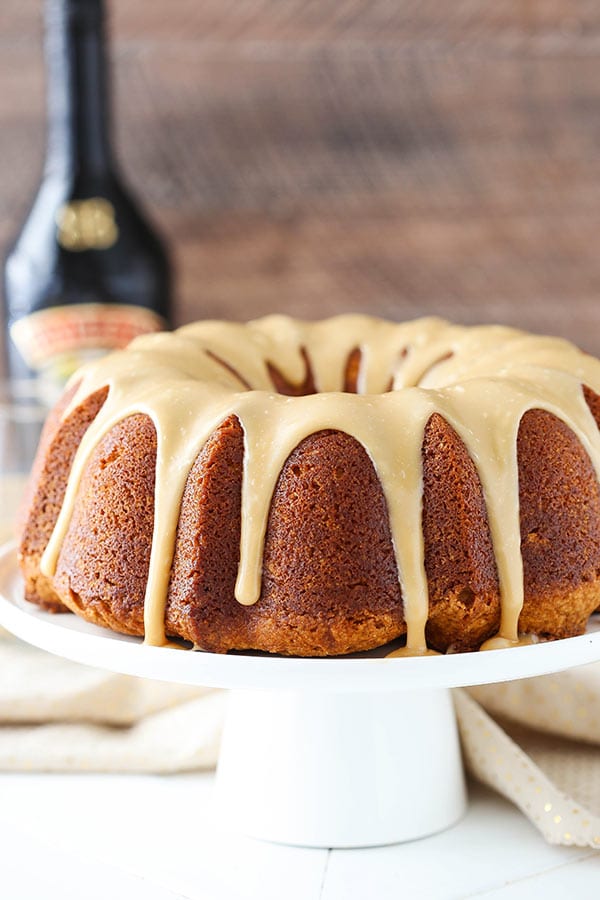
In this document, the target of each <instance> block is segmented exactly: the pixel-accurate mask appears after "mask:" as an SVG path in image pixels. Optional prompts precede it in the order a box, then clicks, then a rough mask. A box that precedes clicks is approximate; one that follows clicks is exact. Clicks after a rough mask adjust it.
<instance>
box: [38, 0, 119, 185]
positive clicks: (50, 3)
mask: <svg viewBox="0 0 600 900" xmlns="http://www.w3.org/2000/svg"><path fill="white" fill-rule="evenodd" d="M103 20H104V2H103V0H46V67H47V82H48V148H47V155H46V171H47V173H48V174H50V173H52V174H59V175H62V176H64V177H66V178H79V179H85V178H86V177H90V176H91V177H98V176H103V175H107V174H108V173H109V171H110V169H111V155H110V139H109V108H108V105H109V104H108V95H107V78H106V54H105V45H104V21H103Z"/></svg>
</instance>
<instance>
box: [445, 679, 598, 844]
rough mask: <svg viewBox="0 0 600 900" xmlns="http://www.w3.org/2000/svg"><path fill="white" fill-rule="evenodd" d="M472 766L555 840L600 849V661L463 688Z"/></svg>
mask: <svg viewBox="0 0 600 900" xmlns="http://www.w3.org/2000/svg"><path fill="white" fill-rule="evenodd" d="M454 700H455V705H456V710H457V715H458V722H459V728H460V734H461V740H462V745H463V752H464V756H465V761H466V764H467V767H468V769H469V770H470V772H471V773H472V774H473V775H474V776H475V777H476V778H478V779H479V780H480V781H483V782H484V783H485V784H487V785H489V786H490V787H492V788H494V789H495V790H497V791H499V792H500V793H501V794H503V795H504V796H505V797H507V798H508V799H509V800H512V801H513V803H515V804H516V805H517V806H518V807H519V808H520V809H521V810H522V811H523V812H524V813H525V815H526V816H527V818H528V819H530V820H531V821H532V822H533V824H534V825H535V826H536V827H537V828H538V829H539V830H540V831H541V832H542V834H543V835H544V837H545V838H546V840H548V841H549V842H550V843H552V844H567V845H569V844H576V845H578V846H590V847H595V848H596V849H598V850H600V665H599V664H597V663H594V664H593V665H588V666H581V667H579V668H577V669H571V670H570V671H568V672H561V673H559V674H556V675H544V676H542V677H538V678H528V679H523V680H522V681H513V682H507V683H505V684H494V685H485V686H481V687H475V688H469V689H468V691H467V690H465V689H462V690H456V691H455V692H454Z"/></svg>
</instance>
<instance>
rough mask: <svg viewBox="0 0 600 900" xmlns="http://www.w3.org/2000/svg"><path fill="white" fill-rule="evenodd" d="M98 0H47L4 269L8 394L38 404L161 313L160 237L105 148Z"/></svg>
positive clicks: (165, 305)
mask: <svg viewBox="0 0 600 900" xmlns="http://www.w3.org/2000/svg"><path fill="white" fill-rule="evenodd" d="M103 6H104V4H103V2H102V0H47V4H46V59H47V69H48V145H47V153H46V162H45V169H44V175H43V179H42V183H41V185H40V188H39V190H38V193H37V196H36V198H35V200H34V202H33V205H32V208H31V211H30V213H29V215H28V217H27V220H26V222H25V224H24V226H23V228H22V230H21V233H20V234H19V236H18V238H17V240H16V242H15V245H14V247H13V249H12V251H11V253H10V254H9V256H8V259H7V261H6V266H5V272H4V300H5V305H6V324H7V329H8V339H7V357H8V367H9V376H10V384H11V389H12V393H13V396H14V397H15V398H19V397H26V396H32V395H33V396H35V397H37V398H38V399H39V400H41V401H42V402H44V403H46V404H51V403H53V402H54V401H55V399H56V398H57V396H58V394H59V393H60V391H61V390H62V387H63V386H64V383H65V381H66V380H67V378H68V377H69V376H70V375H71V374H72V372H73V371H74V370H75V369H76V368H78V366H79V365H81V363H83V362H86V361H87V360H89V359H93V358H94V357H96V356H98V355H101V354H103V353H106V352H107V351H109V350H112V349H116V348H118V347H122V346H125V344H127V343H128V342H129V340H131V339H132V338H134V337H136V336H137V335H138V334H142V333H145V332H148V331H156V330H160V329H161V328H164V327H166V326H167V324H168V321H169V312H170V311H169V298H170V271H169V264H168V258H167V255H166V252H165V249H164V246H163V244H162V242H161V241H160V239H159V237H158V236H157V234H156V233H155V232H154V230H153V229H152V227H151V226H150V225H149V223H148V222H147V221H146V219H145V218H144V216H143V214H142V213H141V211H140V209H139V208H138V206H137V204H136V203H135V201H134V200H133V198H132V196H131V195H130V193H129V192H128V191H127V189H126V188H125V186H124V185H123V183H122V181H121V179H120V177H119V175H118V171H117V168H116V166H115V163H114V160H113V157H112V153H111V147H110V133H109V121H108V119H109V115H108V96H107V79H106V60H105V48H104V30H103V12H104V9H103Z"/></svg>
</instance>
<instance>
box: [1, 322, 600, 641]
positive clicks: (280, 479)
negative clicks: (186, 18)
mask: <svg viewBox="0 0 600 900" xmlns="http://www.w3.org/2000/svg"><path fill="white" fill-rule="evenodd" d="M599 394H600V362H598V361H597V360H595V359H594V358H592V357H591V356H588V355H586V354H584V353H582V352H581V351H579V350H578V349H577V348H576V347H574V346H573V345H571V344H569V343H568V342H566V341H564V340H560V339H558V338H549V337H536V336H532V335H528V334H526V333H524V332H521V331H516V330H514V329H509V328H505V327H496V326H483V327H476V328H464V327H458V326H453V325H450V324H448V323H446V322H444V321H441V320H439V319H432V318H427V319H421V320H417V321H414V322H409V323H407V324H401V325H399V324H393V323H390V322H385V321H382V320H380V319H375V318H371V317H368V316H339V317H336V318H332V319H329V320H325V321H322V322H316V323H306V322H299V321H296V320H293V319H291V318H287V317H283V316H270V317H267V318H264V319H260V320H258V321H254V322H250V323H249V324H248V325H240V324H234V323H224V322H214V321H209V322H201V323H199V324H195V325H189V326H186V327H184V328H181V329H179V330H178V331H176V332H174V333H172V334H158V335H147V336H144V337H141V338H137V339H136V340H135V341H134V342H133V343H132V344H130V346H129V347H128V348H127V349H126V350H124V351H120V352H117V353H114V354H111V355H110V356H108V357H105V358H104V359H102V360H100V361H98V362H94V363H92V364H90V365H88V366H86V367H84V368H83V369H82V370H80V372H79V373H77V374H76V375H75V376H74V379H72V381H71V383H70V385H69V386H68V388H67V391H66V393H65V395H64V396H63V398H62V400H61V401H60V402H59V404H58V406H57V407H56V408H55V409H54V411H53V412H52V413H51V415H50V417H49V419H48V422H47V424H46V427H45V430H44V432H43V435H42V439H41V443H40V448H39V451H38V456H37V459H36V462H35V465H34V470H33V474H32V480H31V485H30V488H29V494H28V497H27V502H26V504H25V507H24V511H23V522H22V538H21V544H20V551H19V553H20V561H21V565H22V568H23V572H24V576H25V584H26V597H27V599H28V600H30V601H32V602H34V603H38V604H40V605H41V606H43V607H45V608H46V609H49V610H53V611H59V610H64V609H69V610H72V611H73V612H75V613H78V614H79V615H81V616H83V617H84V618H85V619H88V620H89V621H91V622H95V623H97V624H100V625H104V626H107V627H109V628H112V629H114V630H116V631H120V632H124V633H127V634H134V635H144V636H145V640H146V642H147V643H148V644H152V645H161V644H164V643H165V641H166V637H167V636H169V637H179V638H183V639H185V640H187V641H191V642H192V643H193V645H194V646H195V647H196V648H201V649H205V650H210V651H215V652H219V653H221V652H226V651H228V650H232V649H237V650H243V649H257V650H263V651H269V652H274V653H283V654H291V655H299V656H327V655H334V654H343V653H349V652H352V651H359V650H366V649H371V648H374V647H378V646H382V645H384V644H386V643H387V642H389V641H391V640H392V639H394V638H398V637H399V636H402V635H406V650H405V652H407V653H411V654H420V653H424V652H427V651H428V649H433V650H436V651H448V650H451V651H466V650H473V649H477V648H478V647H480V646H481V645H484V646H486V647H490V646H491V647H494V646H499V645H502V644H505V645H506V644H508V645H512V644H514V643H515V642H518V641H519V640H522V639H523V637H524V636H527V635H534V636H537V637H539V638H542V639H547V638H560V637H565V636H570V635H575V634H579V633H581V632H582V631H583V630H584V629H585V627H586V623H587V620H588V618H589V616H590V614H591V613H592V612H593V611H594V610H595V609H596V608H597V607H598V605H599V603H600V580H599V579H600V491H599V487H598V478H597V474H598V472H599V471H600V436H599V432H598V424H597V423H600V396H599ZM490 638H491V639H492V640H491V642H490ZM484 642H487V643H484Z"/></svg>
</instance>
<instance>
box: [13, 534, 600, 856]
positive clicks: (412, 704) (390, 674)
mask: <svg viewBox="0 0 600 900" xmlns="http://www.w3.org/2000/svg"><path fill="white" fill-rule="evenodd" d="M0 624H1V625H3V626H4V627H5V628H6V629H8V631H11V632H12V633H13V634H15V635H16V636H17V637H19V638H21V639H23V640H24V641H27V642H28V643H31V644H34V645H35V646H37V647H41V648H42V649H44V650H48V651H50V652H51V653H55V654H57V655H59V656H63V657H66V658H67V659H71V660H74V661H75V662H79V663H84V664H86V665H91V666H97V667H99V668H103V669H108V670H110V671H113V672H120V673H123V674H127V675H138V676H142V677H145V678H154V679H159V680H161V681H171V682H178V683H182V684H191V685H202V686H206V687H221V688H229V689H231V694H230V696H229V705H228V712H227V716H226V722H225V728H224V733H223V740H222V745H221V752H220V758H219V764H218V768H217V779H216V789H215V801H216V802H215V811H216V813H217V814H218V816H219V817H220V818H221V820H222V822H223V824H224V825H225V827H226V828H227V827H228V828H231V827H232V826H233V827H235V830H236V831H241V832H243V833H245V834H247V835H250V836H252V837H256V838H262V839H266V840H270V841H277V842H281V843H286V844H297V845H302V846H310V847H367V846H374V845H377V844H390V843H397V842H400V841H407V840H411V839H413V838H418V837H424V836H425V835H429V834H433V833H435V832H437V831H441V830H442V829H444V828H447V827H449V826H450V825H452V824H454V823H455V822H456V821H457V820H458V819H460V817H461V816H462V815H463V813H464V812H465V809H466V793H465V785H464V774H463V767H462V762H461V756H460V746H459V740H458V732H457V725H456V717H455V714H454V708H453V704H452V696H451V691H450V688H452V687H458V686H465V685H471V684H489V683H492V682H500V681H510V680H513V679H517V678H528V677H530V676H533V675H543V674H547V673H549V672H556V671H559V670H562V669H567V668H570V667H572V666H578V665H583V664H585V663H589V662H593V661H595V660H599V659H600V621H598V620H597V617H596V620H595V621H594V620H592V622H591V623H590V626H589V628H588V631H587V632H586V634H585V635H582V636H581V637H575V638H567V639H564V640H561V641H556V642H553V643H547V644H537V645H533V646H526V647H517V648H514V649H508V650H491V651H489V652H485V653H463V654H456V655H446V656H429V657H413V658H410V657H409V658H400V659H398V658H396V659H386V658H385V653H386V652H389V649H390V648H389V647H388V648H384V649H383V650H380V651H374V652H371V653H365V654H356V655H354V656H350V657H338V658H335V659H298V658H286V657H278V656H269V655H267V654H260V653H230V654H226V655H222V654H215V653H204V652H191V651H185V650H180V649H177V648H171V647H147V646H144V645H143V644H142V643H141V639H139V638H132V637H126V636H124V635H118V634H116V633H113V632H111V631H108V630H106V629H103V628H99V627H97V626H95V625H90V624H89V623H87V622H84V621H83V620H82V619H80V618H78V617H77V616H73V615H58V616H57V615H51V614H49V613H45V612H43V611H42V610H40V609H39V608H38V607H37V606H33V605H31V604H29V603H27V602H26V601H25V600H23V583H22V580H21V576H20V573H19V571H18V567H17V563H16V558H15V550H14V546H12V545H7V546H5V547H4V548H2V549H0Z"/></svg>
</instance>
